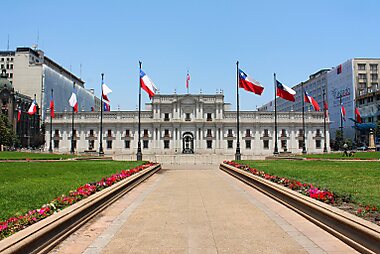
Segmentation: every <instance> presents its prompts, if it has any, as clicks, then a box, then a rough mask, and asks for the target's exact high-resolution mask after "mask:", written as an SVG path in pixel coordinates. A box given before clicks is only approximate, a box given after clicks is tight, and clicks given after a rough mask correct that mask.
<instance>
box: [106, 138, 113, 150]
mask: <svg viewBox="0 0 380 254" xmlns="http://www.w3.org/2000/svg"><path fill="white" fill-rule="evenodd" d="M107 149H112V140H107Z"/></svg>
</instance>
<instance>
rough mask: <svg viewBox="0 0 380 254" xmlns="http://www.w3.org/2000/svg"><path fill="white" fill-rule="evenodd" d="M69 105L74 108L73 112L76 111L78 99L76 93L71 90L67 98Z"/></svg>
mask: <svg viewBox="0 0 380 254" xmlns="http://www.w3.org/2000/svg"><path fill="white" fill-rule="evenodd" d="M69 104H70V106H71V107H72V108H73V109H74V112H78V101H77V95H76V94H75V92H74V91H73V93H72V94H71V97H70V99H69Z"/></svg>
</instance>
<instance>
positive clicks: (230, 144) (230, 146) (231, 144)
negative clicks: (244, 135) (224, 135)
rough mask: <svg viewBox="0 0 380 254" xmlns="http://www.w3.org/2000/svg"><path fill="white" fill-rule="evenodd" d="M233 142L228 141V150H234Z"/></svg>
mask: <svg viewBox="0 0 380 254" xmlns="http://www.w3.org/2000/svg"><path fill="white" fill-rule="evenodd" d="M233 142H234V141H233V140H227V148H228V149H231V148H233V145H234V143H233Z"/></svg>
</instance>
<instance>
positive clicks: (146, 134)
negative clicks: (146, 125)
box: [144, 129, 149, 137]
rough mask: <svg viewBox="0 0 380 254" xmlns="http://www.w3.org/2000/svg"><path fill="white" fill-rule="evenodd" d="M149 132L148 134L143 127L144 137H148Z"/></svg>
mask: <svg viewBox="0 0 380 254" xmlns="http://www.w3.org/2000/svg"><path fill="white" fill-rule="evenodd" d="M148 136H149V134H148V130H147V129H144V137H148Z"/></svg>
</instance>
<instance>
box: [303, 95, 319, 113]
mask: <svg viewBox="0 0 380 254" xmlns="http://www.w3.org/2000/svg"><path fill="white" fill-rule="evenodd" d="M305 101H306V102H308V103H311V105H313V108H314V110H315V111H319V110H321V108H320V107H319V105H318V102H317V101H316V100H315V99H314V98H313V97H312V96H310V95H309V94H308V93H307V92H306V91H305Z"/></svg>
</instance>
